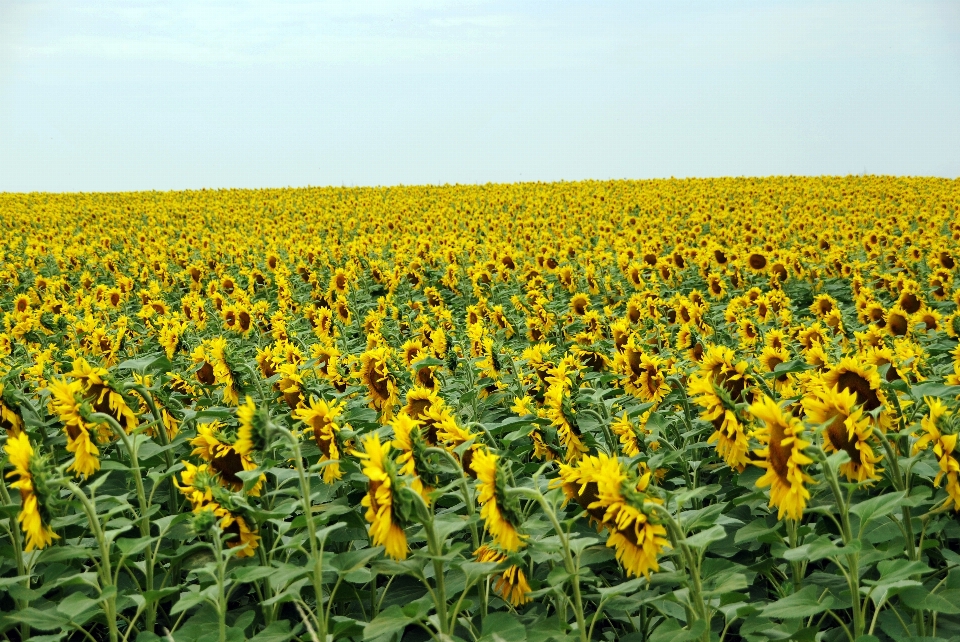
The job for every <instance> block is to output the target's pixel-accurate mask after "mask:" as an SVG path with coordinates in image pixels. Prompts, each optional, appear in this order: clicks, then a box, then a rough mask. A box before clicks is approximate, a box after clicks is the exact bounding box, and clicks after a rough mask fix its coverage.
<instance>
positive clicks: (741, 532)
mask: <svg viewBox="0 0 960 642" xmlns="http://www.w3.org/2000/svg"><path fill="white" fill-rule="evenodd" d="M778 530H780V522H777V523H775V524H774V525H773V526H767V521H766V520H765V519H762V518H761V519H757V520H754V521H752V522H750V523H749V524H747V525H746V526H744V527H742V528H738V529H737V532H736V534H735V535H734V536H733V541H734V543H735V544H742V543H743V542H751V541H753V540H757V541H759V542H763V543H765V544H774V543H776V542H779V541H780V539H781V538H780V536H779V535H777V534H776V533H777V531H778Z"/></svg>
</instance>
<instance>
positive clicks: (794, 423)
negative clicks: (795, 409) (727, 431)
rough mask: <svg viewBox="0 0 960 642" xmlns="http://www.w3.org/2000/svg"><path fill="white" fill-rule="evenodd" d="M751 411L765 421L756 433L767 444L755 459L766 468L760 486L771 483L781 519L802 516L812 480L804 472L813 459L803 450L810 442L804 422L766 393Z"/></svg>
mask: <svg viewBox="0 0 960 642" xmlns="http://www.w3.org/2000/svg"><path fill="white" fill-rule="evenodd" d="M750 413H751V414H752V415H753V416H754V417H756V418H757V419H758V420H759V421H760V422H761V423H762V425H761V427H760V428H759V429H757V430H756V431H754V433H753V436H754V437H755V438H756V439H757V440H758V441H759V442H760V443H761V444H762V445H763V446H764V447H763V448H761V449H759V450H757V451H755V454H756V455H757V457H758V460H757V461H755V462H754V463H755V464H756V465H757V466H760V467H761V468H764V469H766V471H767V472H766V473H765V474H764V475H763V476H762V477H760V479H758V480H757V486H758V487H760V488H764V487H766V486H770V506H776V507H777V508H778V509H779V512H778V515H777V517H778V519H783V518H784V517H788V518H790V519H793V520H799V519H800V518H801V516H802V515H803V509H804V508H805V507H806V505H807V500H808V499H809V498H810V491H809V490H807V488H806V485H807V484H810V483H812V482H813V479H811V478H810V476H809V475H807V474H806V473H805V472H804V467H805V466H807V465H809V464H811V463H813V460H812V459H810V458H809V457H807V456H806V455H805V454H804V449H805V448H806V447H807V446H809V445H810V442H808V441H804V440H803V439H802V436H803V425H802V424H801V423H800V420H799V419H797V418H796V417H794V416H793V415H791V414H789V413H785V412H784V411H783V410H782V409H781V408H780V407H779V406H778V405H777V402H775V401H774V400H772V399H770V398H769V397H767V396H764V397H763V398H762V399H761V400H760V401H759V402H757V403H754V404H752V405H751V406H750Z"/></svg>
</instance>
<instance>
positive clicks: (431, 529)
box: [408, 489, 456, 636]
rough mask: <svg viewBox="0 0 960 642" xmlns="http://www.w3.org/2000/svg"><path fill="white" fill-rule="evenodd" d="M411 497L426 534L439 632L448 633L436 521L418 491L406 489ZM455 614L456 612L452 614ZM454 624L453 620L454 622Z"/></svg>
mask: <svg viewBox="0 0 960 642" xmlns="http://www.w3.org/2000/svg"><path fill="white" fill-rule="evenodd" d="M408 490H409V492H410V496H411V497H416V498H417V499H416V500H414V501H415V502H416V504H417V512H418V513H420V519H421V520H422V521H423V531H424V533H425V534H426V536H427V551H428V552H429V553H430V557H431V558H432V562H433V581H434V584H436V591H435V595H434V600H433V602H434V606H435V607H436V609H437V619H438V620H439V622H440V634H441V635H444V636H446V635H449V634H450V633H452V631H453V626H452V625H451V623H450V622H448V621H447V619H448V617H447V588H446V582H445V580H444V573H443V559H441V558H442V557H443V542H442V541H440V538H439V537H437V530H436V523H435V520H434V515H433V511H432V510H431V509H430V506H428V505H427V502H426V501H425V500H424V499H423V497H421V496H420V493H418V492H416V491H414V490H412V489H408ZM454 615H456V614H454ZM454 624H455V622H454Z"/></svg>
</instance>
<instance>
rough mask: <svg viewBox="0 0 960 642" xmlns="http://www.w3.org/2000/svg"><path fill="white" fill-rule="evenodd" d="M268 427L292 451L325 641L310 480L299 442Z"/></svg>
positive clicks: (280, 428)
mask: <svg viewBox="0 0 960 642" xmlns="http://www.w3.org/2000/svg"><path fill="white" fill-rule="evenodd" d="M270 426H272V427H273V429H275V430H277V431H278V432H279V433H280V434H282V435H283V436H284V437H285V438H286V439H287V441H289V442H290V446H291V448H292V450H293V462H294V465H295V466H296V469H297V479H298V480H299V482H300V496H301V497H300V499H301V502H302V507H303V517H304V519H305V520H306V522H307V537H308V538H309V540H310V557H311V561H312V562H313V578H312V580H313V592H314V595H315V596H316V600H317V605H316V608H317V613H316V618H317V624H318V625H319V626H318V628H319V629H320V631H319V636H320V639H321V640H326V639H327V620H326V617H325V616H324V612H323V551H322V549H320V548H319V547H318V545H317V527H316V524H314V522H313V508H312V505H311V499H310V498H311V492H310V479H309V478H308V477H307V474H306V472H305V471H304V469H303V455H301V454H300V441H299V440H298V439H297V438H296V437H295V436H294V435H293V433H292V432H290V431H289V430H288V429H287V428H284V427H283V426H278V425H276V424H274V423H273V422H270Z"/></svg>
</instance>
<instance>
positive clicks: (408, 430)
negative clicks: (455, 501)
mask: <svg viewBox="0 0 960 642" xmlns="http://www.w3.org/2000/svg"><path fill="white" fill-rule="evenodd" d="M422 423H423V422H421V421H418V420H416V419H413V418H412V417H410V415H408V414H407V413H406V412H405V411H400V413H399V414H398V415H397V416H396V417H394V418H393V419H391V420H390V427H391V428H393V441H392V442H390V445H391V446H392V447H393V448H394V450H397V451H398V452H400V453H401V454H400V455H399V456H398V457H397V463H398V464H399V465H400V474H401V475H406V476H408V477H412V478H413V482H412V483H411V484H410V487H411V488H413V489H414V490H415V491H417V492H418V493H420V496H421V497H423V499H424V501H426V502H427V503H428V504H429V503H430V492H431V491H432V490H433V487H434V486H436V483H437V479H436V475H434V474H431V472H430V471H429V470H428V469H427V467H426V465H425V460H426V449H427V448H428V447H429V444H428V443H427V441H426V440H425V439H424V437H423V433H422V428H421V425H422ZM425 481H426V483H425Z"/></svg>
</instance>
